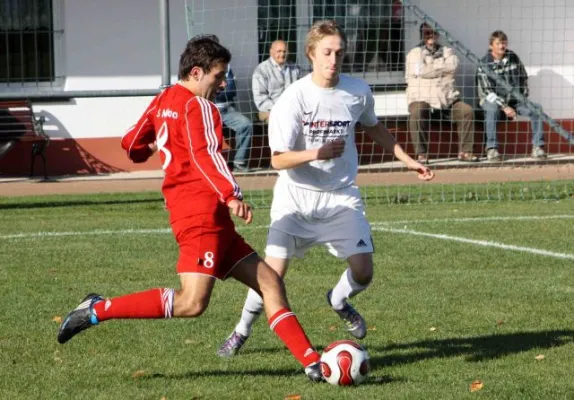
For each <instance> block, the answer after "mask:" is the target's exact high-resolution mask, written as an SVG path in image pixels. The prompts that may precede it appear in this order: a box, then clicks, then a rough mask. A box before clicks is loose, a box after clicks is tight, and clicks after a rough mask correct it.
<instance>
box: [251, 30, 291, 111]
mask: <svg viewBox="0 0 574 400" xmlns="http://www.w3.org/2000/svg"><path fill="white" fill-rule="evenodd" d="M269 54H270V57H269V58H268V59H267V60H265V61H263V62H262V63H261V64H259V65H258V66H257V68H255V71H253V100H254V101H255V105H256V106H257V110H258V111H259V120H260V121H265V122H267V121H268V119H269V112H270V111H271V108H272V107H273V104H275V102H276V101H277V99H278V98H279V96H280V95H281V93H283V91H284V90H285V88H286V87H287V86H289V85H290V84H292V83H293V82H295V81H296V80H297V79H299V78H300V77H301V71H300V69H299V67H298V66H296V65H295V64H293V63H290V62H288V61H287V43H285V42H284V41H283V40H276V41H274V42H273V43H272V44H271V50H270V52H269Z"/></svg>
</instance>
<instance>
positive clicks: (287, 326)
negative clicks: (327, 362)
mask: <svg viewBox="0 0 574 400" xmlns="http://www.w3.org/2000/svg"><path fill="white" fill-rule="evenodd" d="M269 327H270V328H271V330H273V332H275V334H276V335H277V336H279V338H280V339H281V340H282V341H283V343H285V346H287V348H288V349H289V351H290V352H291V354H293V356H294V357H295V358H296V359H297V360H298V361H299V362H300V363H301V364H302V365H303V366H304V367H307V366H308V365H310V364H313V363H315V362H318V361H319V359H320V358H321V356H320V355H319V353H317V352H316V351H315V350H313V346H312V345H311V342H309V339H308V338H307V335H305V332H304V331H303V328H302V327H301V324H299V321H298V320H297V317H296V316H295V314H294V313H293V312H292V311H291V310H289V309H288V308H283V309H281V310H279V311H277V312H276V313H275V314H273V316H272V317H271V318H269Z"/></svg>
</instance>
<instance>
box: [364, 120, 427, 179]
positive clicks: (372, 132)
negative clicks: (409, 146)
mask: <svg viewBox="0 0 574 400" xmlns="http://www.w3.org/2000/svg"><path fill="white" fill-rule="evenodd" d="M365 133H366V134H367V135H368V136H369V137H370V138H371V139H373V141H374V142H375V143H377V144H378V145H380V146H382V147H383V148H384V149H385V150H387V151H390V152H392V153H393V154H394V156H395V157H396V158H397V159H398V160H400V161H402V162H403V163H404V164H405V165H406V166H407V168H408V169H410V170H411V171H416V172H418V174H419V179H422V180H424V181H430V180H431V179H432V178H434V173H433V172H432V171H431V170H430V169H429V168H428V167H426V166H424V165H422V164H421V163H419V162H418V161H415V160H413V158H412V157H411V156H409V155H408V154H407V153H405V151H404V150H403V148H402V147H401V146H400V145H399V144H398V143H397V141H396V140H395V138H394V136H393V135H391V133H390V132H389V131H388V130H387V128H385V126H384V125H383V124H382V123H380V122H379V123H377V124H376V125H374V126H369V127H365Z"/></svg>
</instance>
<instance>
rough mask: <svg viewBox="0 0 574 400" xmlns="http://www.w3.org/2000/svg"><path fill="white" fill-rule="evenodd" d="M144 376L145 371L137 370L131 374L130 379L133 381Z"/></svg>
mask: <svg viewBox="0 0 574 400" xmlns="http://www.w3.org/2000/svg"><path fill="white" fill-rule="evenodd" d="M144 375H145V371H144V370H143V369H138V370H137V371H136V372H134V373H133V374H132V378H134V379H136V378H141V377H142V376H144Z"/></svg>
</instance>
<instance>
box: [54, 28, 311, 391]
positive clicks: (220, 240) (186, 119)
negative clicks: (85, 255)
mask: <svg viewBox="0 0 574 400" xmlns="http://www.w3.org/2000/svg"><path fill="white" fill-rule="evenodd" d="M230 59H231V55H230V53H229V51H228V50H227V49H226V48H225V47H223V46H221V45H220V44H219V43H217V42H215V41H214V40H212V39H210V38H208V37H199V38H194V39H191V40H190V41H189V42H188V43H187V46H186V48H185V50H184V52H183V53H182V55H181V58H180V63H179V77H180V81H179V82H178V83H177V84H175V85H173V86H172V87H169V88H167V89H165V90H164V91H162V92H161V93H160V94H159V95H157V96H156V97H155V98H154V99H153V100H152V102H151V104H150V105H149V106H148V108H147V110H146V111H145V112H144V114H143V115H142V117H141V118H140V120H139V121H138V123H137V124H136V125H134V126H133V127H132V128H130V129H129V130H128V132H127V133H126V135H125V136H124V137H123V139H122V147H123V148H124V149H125V150H126V151H127V153H128V156H129V157H130V159H131V160H132V161H133V162H136V163H137V162H144V161H146V160H147V159H148V158H149V157H150V156H151V155H152V154H153V152H154V151H155V149H156V146H157V150H158V151H159V153H160V157H161V161H162V167H163V170H164V171H165V178H164V181H163V185H162V191H163V195H164V197H165V200H166V205H167V209H168V210H169V220H170V223H171V227H172V231H173V234H174V236H175V239H176V241H177V243H178V245H179V259H178V262H177V272H178V274H179V276H180V280H181V289H179V290H174V289H169V288H160V289H151V290H147V291H143V292H139V293H133V294H128V295H124V296H119V297H114V298H108V299H105V298H103V297H102V296H100V295H97V294H89V295H87V296H86V297H85V298H84V299H83V300H82V302H81V303H80V305H78V307H76V308H75V309H74V310H72V311H71V312H70V313H69V314H68V315H67V316H66V318H65V320H64V322H63V323H62V326H61V327H60V331H59V333H58V341H59V342H60V343H65V342H67V341H68V340H70V339H71V338H72V337H73V336H74V335H76V334H77V333H79V332H81V331H83V330H85V329H87V328H89V327H92V326H94V325H97V324H99V323H101V322H103V321H106V320H109V319H124V318H171V317H184V318H185V317H187V318H193V317H199V316H200V315H201V314H202V313H203V312H204V311H205V309H206V308H207V306H208V304H209V299H210V296H211V292H212V290H213V287H214V284H215V278H218V279H222V280H223V279H226V278H228V277H233V278H235V279H236V280H238V281H240V282H242V283H244V284H245V285H246V286H248V287H250V288H252V289H253V290H255V291H256V292H258V293H259V294H260V295H261V296H262V297H263V298H264V302H265V311H266V314H267V316H268V319H269V325H270V327H271V329H272V330H273V331H274V332H275V333H276V334H277V335H278V336H279V338H280V339H281V340H282V341H283V342H284V343H285V345H286V346H287V348H288V349H289V350H290V351H291V353H292V354H293V355H294V356H295V358H296V359H297V360H298V361H299V362H300V363H301V364H302V365H303V366H304V367H305V373H306V375H307V376H308V377H309V378H310V379H311V380H312V381H320V380H322V375H321V371H320V367H319V363H318V361H319V358H320V356H319V354H318V353H317V352H316V351H315V350H313V348H312V346H311V343H310V342H309V339H308V338H307V336H306V335H305V332H304V331H303V328H302V327H301V325H300V324H299V322H298V320H297V317H296V316H295V314H294V313H293V312H291V310H290V309H289V305H288V303H287V298H286V294H285V288H284V286H283V282H282V280H281V279H280V278H279V276H278V275H277V273H276V272H275V271H274V270H272V269H271V268H270V267H269V266H268V265H267V264H266V263H265V262H264V261H263V260H262V259H261V258H260V257H259V256H258V255H257V254H256V253H255V251H254V250H253V249H252V248H251V246H249V245H248V244H247V243H246V242H245V241H244V240H243V238H242V237H241V236H240V235H239V234H238V233H237V232H236V230H235V226H234V223H233V221H232V219H231V215H230V214H233V215H235V216H237V217H239V218H242V219H244V220H245V222H246V223H250V222H251V220H252V218H253V213H252V210H251V207H250V206H249V205H248V204H247V203H245V202H243V197H242V194H241V190H240V188H239V186H238V185H237V182H236V181H235V179H234V177H233V175H232V174H231V172H230V171H229V169H228V167H227V164H226V162H225V160H224V158H223V157H222V155H221V144H222V141H223V135H222V123H221V116H220V115H219V112H218V110H217V107H216V106H215V105H214V104H213V103H212V102H211V101H210V100H211V99H213V98H214V96H215V94H216V93H217V91H218V90H219V89H221V88H223V87H224V85H225V72H226V71H227V64H228V63H229V61H230Z"/></svg>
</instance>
